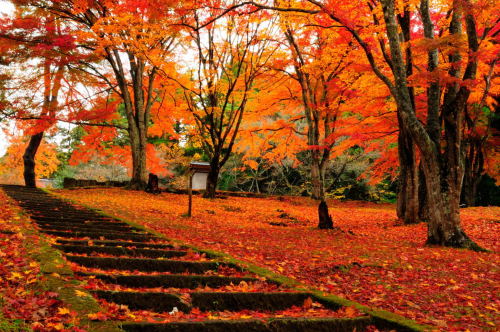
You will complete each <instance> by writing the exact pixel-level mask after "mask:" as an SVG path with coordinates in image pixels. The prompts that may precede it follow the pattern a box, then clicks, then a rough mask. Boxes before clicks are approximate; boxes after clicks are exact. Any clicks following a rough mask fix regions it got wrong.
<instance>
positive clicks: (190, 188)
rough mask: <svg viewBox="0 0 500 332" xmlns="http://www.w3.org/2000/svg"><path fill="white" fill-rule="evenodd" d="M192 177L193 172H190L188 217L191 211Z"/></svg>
mask: <svg viewBox="0 0 500 332" xmlns="http://www.w3.org/2000/svg"><path fill="white" fill-rule="evenodd" d="M193 175H194V171H190V172H189V180H188V195H189V203H188V213H187V216H188V217H191V210H192V206H193Z"/></svg>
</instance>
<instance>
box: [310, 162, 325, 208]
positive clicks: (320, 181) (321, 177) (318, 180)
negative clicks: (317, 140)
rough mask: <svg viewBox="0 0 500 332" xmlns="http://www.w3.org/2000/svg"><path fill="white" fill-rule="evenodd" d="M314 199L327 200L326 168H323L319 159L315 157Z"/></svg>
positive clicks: (313, 163)
mask: <svg viewBox="0 0 500 332" xmlns="http://www.w3.org/2000/svg"><path fill="white" fill-rule="evenodd" d="M313 153H314V152H313ZM311 184H312V198H313V199H316V200H319V201H324V200H325V168H324V167H321V163H320V161H319V158H316V157H313V158H312V163H311Z"/></svg>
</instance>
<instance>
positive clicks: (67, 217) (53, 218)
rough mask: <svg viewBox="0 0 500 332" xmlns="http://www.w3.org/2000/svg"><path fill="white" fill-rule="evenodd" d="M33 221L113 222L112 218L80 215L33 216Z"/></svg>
mask: <svg viewBox="0 0 500 332" xmlns="http://www.w3.org/2000/svg"><path fill="white" fill-rule="evenodd" d="M30 218H31V219H33V220H37V221H54V222H66V221H72V222H84V221H86V220H92V221H112V220H113V219H111V218H106V217H103V216H98V215H97V216H85V215H80V214H75V215H69V214H58V215H56V214H38V215H37V214H33V215H31V216H30Z"/></svg>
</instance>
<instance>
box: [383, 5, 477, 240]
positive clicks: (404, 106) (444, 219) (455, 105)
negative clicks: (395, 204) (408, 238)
mask: <svg viewBox="0 0 500 332" xmlns="http://www.w3.org/2000/svg"><path fill="white" fill-rule="evenodd" d="M454 4H455V2H454ZM424 5H426V3H424ZM456 5H457V6H458V3H456ZM382 7H383V11H384V21H385V26H386V32H387V36H388V38H389V46H390V51H391V61H392V69H393V70H392V71H393V73H394V78H395V84H394V85H392V83H391V82H388V85H389V86H390V88H391V89H392V91H391V92H392V94H393V97H394V98H395V99H396V102H397V105H398V113H399V114H400V116H401V123H402V125H403V126H402V127H403V129H404V130H405V131H408V132H409V133H410V134H411V136H412V139H413V140H414V142H415V143H416V145H417V146H418V148H419V149H420V153H421V156H422V161H423V164H422V167H423V171H424V174H425V183H426V188H427V198H428V203H429V222H428V224H427V227H428V228H427V229H428V233H427V243H428V244H437V245H443V246H449V247H457V248H469V249H473V250H484V249H482V248H480V247H479V246H478V245H477V244H475V243H474V242H473V241H472V240H471V239H469V237H468V236H467V235H466V234H465V233H464V232H463V230H462V229H461V227H460V215H459V213H460V207H459V204H460V193H461V187H462V179H463V155H462V149H463V146H462V136H461V135H462V124H463V113H464V107H465V106H466V104H467V99H468V97H469V95H470V90H468V89H467V87H464V86H458V84H456V85H453V86H448V87H447V92H446V93H445V95H444V98H443V107H442V119H443V124H444V136H445V137H444V143H445V144H440V143H441V142H440V141H439V140H438V141H436V140H434V139H433V137H432V135H429V132H428V131H427V129H426V128H425V127H424V126H423V124H422V123H421V122H420V121H419V119H418V118H417V117H416V114H415V111H414V107H413V105H412V103H411V93H410V90H409V89H410V88H409V87H408V81H407V75H406V67H405V61H404V59H403V55H402V46H401V44H400V38H399V31H398V26H397V24H396V19H395V3H394V1H392V0H384V1H382ZM423 7H426V6H423ZM423 11H424V10H423ZM425 12H426V14H429V13H428V9H426V10H425ZM461 13H462V11H461V10H454V11H453V17H452V20H451V22H450V34H457V35H459V34H460V33H461V25H460V24H461V19H462V17H461ZM427 16H428V15H427ZM427 16H426V15H424V18H426V17H427ZM466 23H467V35H468V37H469V38H468V44H469V50H470V51H474V52H475V51H477V49H478V43H477V36H476V35H475V33H476V30H475V22H474V19H473V17H472V16H471V15H470V14H468V15H467V16H466ZM460 59H461V57H460V54H459V53H458V52H457V53H455V54H453V55H452V56H450V62H458V61H460ZM476 69H477V62H474V61H469V62H468V63H467V68H466V69H465V71H464V77H463V78H464V79H474V78H475V73H476ZM449 74H450V75H451V76H454V77H458V76H459V70H458V69H456V68H454V67H452V68H451V69H450V72H449ZM379 76H383V74H380V73H379ZM383 78H385V79H386V82H387V77H385V76H383ZM436 102H439V100H436ZM428 111H429V112H430V113H433V112H434V111H435V110H434V109H433V108H429V109H428ZM427 121H428V124H427V125H428V127H430V126H433V125H436V126H439V125H440V122H438V123H429V122H434V121H436V119H435V117H431V118H430V117H428V119H427ZM443 145H444V151H443V152H441V149H442V148H443Z"/></svg>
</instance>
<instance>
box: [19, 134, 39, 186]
mask: <svg viewBox="0 0 500 332" xmlns="http://www.w3.org/2000/svg"><path fill="white" fill-rule="evenodd" d="M42 139H43V131H42V132H40V133H38V134H35V135H33V136H31V138H30V141H29V143H28V146H27V147H26V150H25V151H24V155H23V163H24V183H25V185H26V187H31V188H36V175H35V156H36V152H37V151H38V147H39V146H40V143H41V142H42Z"/></svg>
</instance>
